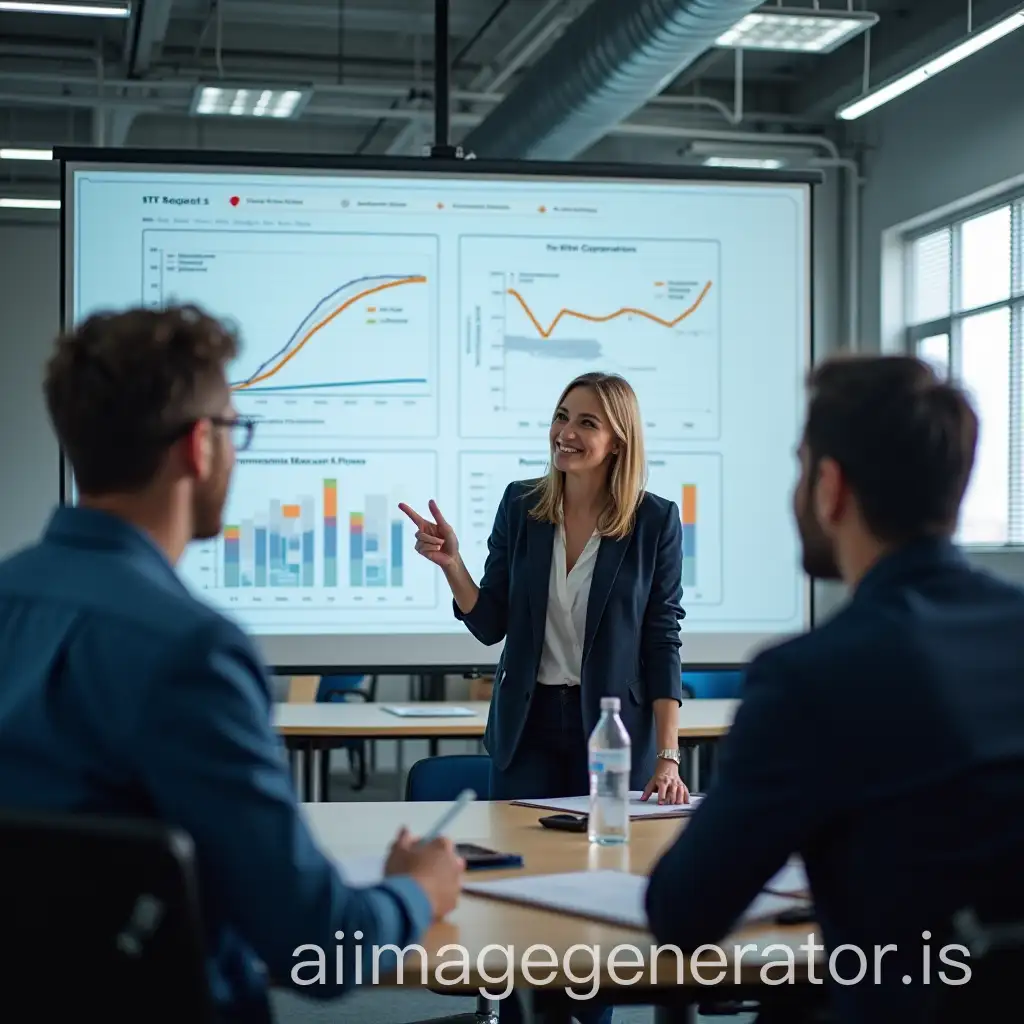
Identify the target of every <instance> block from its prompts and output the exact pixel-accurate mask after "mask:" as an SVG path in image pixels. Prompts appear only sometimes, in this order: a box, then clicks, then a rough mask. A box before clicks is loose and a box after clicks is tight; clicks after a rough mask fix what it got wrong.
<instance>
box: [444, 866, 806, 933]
mask: <svg viewBox="0 0 1024 1024" xmlns="http://www.w3.org/2000/svg"><path fill="white" fill-rule="evenodd" d="M464 889H465V891H466V892H468V893H475V894H476V895H478V896H489V897H491V898H492V899H502V900H508V901H511V902H514V903H527V904H530V905H532V906H536V907H543V908H544V909H546V910H557V911H559V912H561V913H565V914H574V915H576V916H578V917H588V918H593V919H594V920H597V921H610V922H611V923H612V924H620V925H624V926H626V927H627V928H640V929H643V930H646V929H647V915H646V913H645V911H644V893H645V892H646V890H647V878H646V877H645V876H643V875H631V874H627V873H626V872H625V871H574V872H570V873H567V874H559V875H517V876H515V877H512V878H501V879H497V880H494V881H489V882H469V883H467V884H466V885H465V886H464ZM803 903H804V901H803V900H800V899H796V898H795V897H792V896H778V895H775V894H773V893H761V894H760V895H759V896H758V897H757V898H756V899H755V900H754V901H753V903H751V905H750V907H748V909H747V911H746V913H745V914H744V915H743V918H742V919H743V921H745V922H754V921H764V920H770V919H771V918H773V917H775V916H776V915H777V914H779V913H781V912H782V911H783V910H789V909H790V908H792V907H797V906H801V905H803Z"/></svg>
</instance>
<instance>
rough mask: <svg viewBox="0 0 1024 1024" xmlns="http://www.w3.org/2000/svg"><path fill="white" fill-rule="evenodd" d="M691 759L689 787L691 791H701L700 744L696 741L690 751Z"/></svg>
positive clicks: (687, 781)
mask: <svg viewBox="0 0 1024 1024" xmlns="http://www.w3.org/2000/svg"><path fill="white" fill-rule="evenodd" d="M688 756H689V759H690V771H689V777H688V778H687V780H686V785H687V788H688V789H689V790H690V792H691V793H699V792H700V744H699V743H694V744H693V745H692V746H691V747H690V749H689V751H688Z"/></svg>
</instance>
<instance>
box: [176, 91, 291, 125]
mask: <svg viewBox="0 0 1024 1024" xmlns="http://www.w3.org/2000/svg"><path fill="white" fill-rule="evenodd" d="M308 99H309V93H308V91H303V90H301V89H266V88H261V87H259V86H255V87H251V86H247V87H244V88H243V87H239V86H218V85H201V86H199V87H198V88H197V89H196V91H195V94H194V95H193V97H192V113H193V114H203V115H207V116H212V117H276V118H285V117H295V116H297V115H298V113H299V111H300V110H301V109H302V107H303V106H304V105H305V103H306V101H307V100H308Z"/></svg>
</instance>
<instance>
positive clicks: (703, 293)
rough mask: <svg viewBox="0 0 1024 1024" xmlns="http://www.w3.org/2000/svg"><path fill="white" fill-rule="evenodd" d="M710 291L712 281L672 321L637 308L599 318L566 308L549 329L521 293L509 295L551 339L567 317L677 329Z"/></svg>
mask: <svg viewBox="0 0 1024 1024" xmlns="http://www.w3.org/2000/svg"><path fill="white" fill-rule="evenodd" d="M659 283H660V284H661V285H662V286H663V285H664V282H659ZM709 291H711V282H710V281H708V283H707V284H706V285H704V287H703V288H702V289H701V290H700V295H698V296H697V299H696V301H695V302H693V304H692V305H690V306H689V307H688V308H686V309H684V310H683V312H682V313H680V314H679V316H677V317H675V318H673V319H672V320H666V319H665V318H664V317H660V316H658V315H657V314H656V313H651V312H650V311H649V310H646V309H637V308H636V307H635V306H622V307H621V308H619V309H617V310H615V312H614V313H606V314H604V315H598V316H595V315H593V314H590V313H582V312H580V311H579V310H576V309H566V308H565V307H563V308H562V309H560V310H559V311H558V312H557V313H556V314H555V318H554V320H552V321H551V323H550V324H548V326H547V327H544V326H542V324H541V322H540V321H539V320H538V319H537V317H536V315H535V314H534V312H533V310H532V309H530V306H529V303H528V302H527V301H526V299H524V298H523V297H522V295H520V294H519V292H518V291H516V289H515V288H509V289H508V293H509V295H511V296H512V298H514V299H515V300H516V301H517V302H518V303H519V305H520V306H522V308H523V312H524V313H525V314H526V316H527V317H528V319H529V321H530V323H532V324H533V326H534V327H536V328H537V333H538V334H539V335H540V336H541V337H542V338H550V337H551V335H552V333H553V331H554V329H555V328H556V327H557V326H558V323H559V321H560V320H561V319H562V318H563V317H566V316H570V317H575V318H576V319H577V320H585V321H586V322H587V323H591V324H606V323H609V322H610V321H612V320H617V319H618V318H619V317H620V316H639V317H644V318H645V319H647V320H650V321H651V323H655V324H660V325H661V326H662V327H677V326H678V325H679V324H681V323H682V322H683V321H684V320H685V319H686V318H687V317H688V316H690V315H691V314H692V313H695V312H696V311H697V309H698V307H699V306H700V304H701V303H702V302H703V301H704V298H705V296H706V295H707V294H708V292H709Z"/></svg>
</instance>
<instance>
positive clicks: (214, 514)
mask: <svg viewBox="0 0 1024 1024" xmlns="http://www.w3.org/2000/svg"><path fill="white" fill-rule="evenodd" d="M215 469H216V471H215V472H214V473H212V474H211V476H210V479H209V480H207V481H206V482H205V483H203V484H202V485H200V486H198V487H196V489H195V490H194V491H193V494H192V539H193V540H212V539H213V538H214V537H217V536H219V535H220V532H221V530H222V529H223V528H224V506H225V504H226V503H227V498H228V487H229V484H230V482H231V474H230V472H228V471H227V467H225V466H221V465H218V466H217V467H215Z"/></svg>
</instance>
